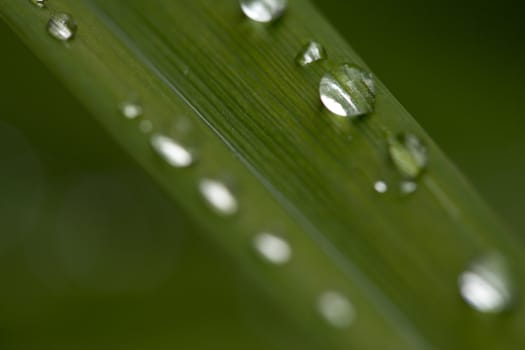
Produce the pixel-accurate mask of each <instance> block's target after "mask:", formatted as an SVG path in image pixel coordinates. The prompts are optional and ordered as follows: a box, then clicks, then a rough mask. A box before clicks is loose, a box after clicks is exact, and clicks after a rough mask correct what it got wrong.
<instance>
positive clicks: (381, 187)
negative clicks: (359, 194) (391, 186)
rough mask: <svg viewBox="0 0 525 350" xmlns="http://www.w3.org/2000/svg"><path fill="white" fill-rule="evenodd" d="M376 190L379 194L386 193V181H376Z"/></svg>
mask: <svg viewBox="0 0 525 350" xmlns="http://www.w3.org/2000/svg"><path fill="white" fill-rule="evenodd" d="M374 190H375V191H376V192H377V193H386V192H387V191H388V184H387V183H386V182H384V181H376V182H375V183H374Z"/></svg>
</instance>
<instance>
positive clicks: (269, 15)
mask: <svg viewBox="0 0 525 350" xmlns="http://www.w3.org/2000/svg"><path fill="white" fill-rule="evenodd" d="M240 3H241V9H242V12H243V13H244V14H245V15H246V17H248V18H249V19H251V20H253V21H255V22H261V23H268V22H272V21H275V20H276V19H278V18H279V17H281V16H282V15H283V14H284V11H285V10H286V6H287V4H288V1H287V0H241V2H240Z"/></svg>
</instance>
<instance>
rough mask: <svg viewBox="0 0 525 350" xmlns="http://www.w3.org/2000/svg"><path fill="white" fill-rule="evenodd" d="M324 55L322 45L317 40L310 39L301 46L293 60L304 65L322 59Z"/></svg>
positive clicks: (324, 51) (324, 57)
mask: <svg viewBox="0 0 525 350" xmlns="http://www.w3.org/2000/svg"><path fill="white" fill-rule="evenodd" d="M326 56H327V55H326V50H325V48H324V46H323V45H321V44H319V43H318V42H315V41H311V42H309V43H308V44H306V45H305V46H303V47H302V48H301V51H299V54H298V55H297V57H296V59H295V60H296V61H297V63H298V64H299V65H301V66H303V67H304V66H308V65H309V64H312V63H314V62H317V61H321V60H324V59H326Z"/></svg>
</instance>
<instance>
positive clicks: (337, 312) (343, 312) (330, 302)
mask: <svg viewBox="0 0 525 350" xmlns="http://www.w3.org/2000/svg"><path fill="white" fill-rule="evenodd" d="M317 307H318V310H319V312H320V313H321V316H323V318H324V319H325V320H326V321H327V322H328V323H329V324H330V325H332V326H333V327H336V328H347V327H349V326H350V325H352V323H353V322H354V320H355V316H356V315H355V309H354V306H353V305H352V303H350V301H348V299H346V298H345V297H344V296H342V295H341V294H339V293H337V292H333V291H328V292H325V293H323V294H321V296H320V297H319V300H318V304H317Z"/></svg>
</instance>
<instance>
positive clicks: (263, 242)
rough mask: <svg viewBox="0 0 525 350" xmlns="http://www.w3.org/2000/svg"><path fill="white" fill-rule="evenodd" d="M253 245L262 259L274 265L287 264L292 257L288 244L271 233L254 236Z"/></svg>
mask: <svg viewBox="0 0 525 350" xmlns="http://www.w3.org/2000/svg"><path fill="white" fill-rule="evenodd" d="M253 244H254V246H255V249H256V250H257V252H258V253H259V254H260V255H261V256H262V257H263V258H264V259H266V260H268V261H269V262H271V263H272V264H275V265H283V264H285V263H287V262H288V261H290V258H291V256H292V248H291V247H290V245H289V244H288V242H286V241H285V240H284V239H282V238H280V237H277V236H276V235H274V234H271V233H267V232H263V233H259V234H258V235H257V236H255V238H254V240H253Z"/></svg>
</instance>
